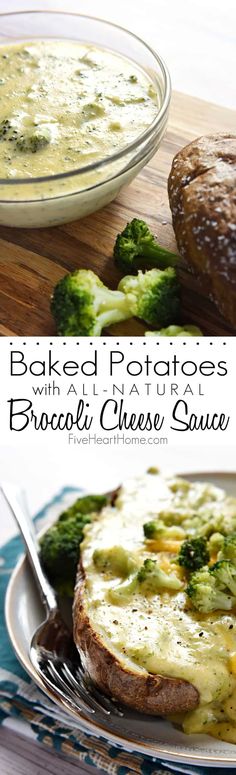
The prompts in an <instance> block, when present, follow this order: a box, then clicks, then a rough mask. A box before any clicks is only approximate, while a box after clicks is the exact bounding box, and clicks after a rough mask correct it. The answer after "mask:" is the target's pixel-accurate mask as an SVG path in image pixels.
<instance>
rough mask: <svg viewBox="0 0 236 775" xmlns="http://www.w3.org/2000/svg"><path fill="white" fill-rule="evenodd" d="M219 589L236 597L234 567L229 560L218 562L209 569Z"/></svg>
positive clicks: (235, 569) (235, 567)
mask: <svg viewBox="0 0 236 775" xmlns="http://www.w3.org/2000/svg"><path fill="white" fill-rule="evenodd" d="M209 572H210V573H211V574H213V576H214V578H215V579H216V581H217V583H218V584H219V586H220V587H221V589H226V590H229V591H230V592H232V594H233V595H236V565H235V564H234V563H233V562H232V561H231V560H218V562H216V563H215V565H212V566H211V568H209Z"/></svg>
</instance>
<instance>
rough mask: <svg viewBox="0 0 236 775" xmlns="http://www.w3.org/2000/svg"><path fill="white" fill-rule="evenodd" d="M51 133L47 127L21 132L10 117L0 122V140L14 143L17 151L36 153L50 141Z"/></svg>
mask: <svg viewBox="0 0 236 775" xmlns="http://www.w3.org/2000/svg"><path fill="white" fill-rule="evenodd" d="M50 139H51V133H50V130H49V129H48V127H42V128H40V127H37V128H35V130H34V131H33V132H31V133H30V132H28V133H27V134H22V133H20V132H19V129H18V128H17V125H16V123H15V122H14V121H12V119H8V118H6V119H4V120H3V121H1V122H0V141H4V140H5V141H6V140H7V141H9V142H11V143H15V146H16V147H17V148H18V150H19V151H24V152H30V153H36V151H39V150H40V149H41V148H44V146H45V145H48V143H50Z"/></svg>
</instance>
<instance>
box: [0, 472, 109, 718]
mask: <svg viewBox="0 0 236 775" xmlns="http://www.w3.org/2000/svg"><path fill="white" fill-rule="evenodd" d="M0 489H1V492H2V494H3V496H4V498H5V500H6V502H7V504H8V506H9V508H10V511H11V513H12V514H13V516H14V518H15V520H16V522H17V524H18V527H19V529H20V532H21V535H22V537H23V539H24V542H25V545H26V551H27V557H28V559H29V561H30V565H31V568H32V571H33V574H34V578H35V581H36V584H37V587H38V590H39V594H40V598H41V601H42V603H43V605H44V607H45V609H46V618H45V619H44V621H43V622H42V623H41V624H40V625H39V627H37V629H36V630H35V632H34V635H33V637H32V640H31V644H30V650H29V653H30V659H31V662H32V665H33V667H34V668H35V670H36V672H37V674H38V676H39V677H40V679H41V682H42V683H43V685H44V686H45V687H46V688H47V689H49V690H50V693H51V694H52V695H53V698H54V699H55V700H56V701H57V702H59V703H60V704H62V705H63V706H64V707H65V708H67V709H68V710H70V711H72V712H73V713H81V712H84V713H85V714H86V715H88V714H90V715H91V714H94V713H96V711H97V712H99V713H102V714H105V715H107V716H110V715H111V714H112V713H113V714H115V715H116V716H117V715H118V716H123V711H122V709H121V708H120V707H119V706H117V705H116V704H115V702H113V700H110V699H109V698H108V697H106V696H105V695H104V694H102V693H101V692H100V690H98V688H97V687H96V686H95V685H94V684H93V683H92V681H91V679H90V677H89V675H88V674H87V672H86V670H85V669H84V667H83V665H82V661H81V658H80V655H79V652H78V650H77V648H76V647H75V644H74V642H73V637H72V634H71V632H70V630H69V628H68V627H67V625H66V624H65V622H64V621H63V619H62V616H61V613H60V609H59V607H58V603H57V599H56V596H55V593H54V590H53V588H52V587H51V585H50V584H49V582H48V579H47V577H46V576H45V574H44V571H43V569H42V566H41V563H40V559H39V544H38V540H37V536H36V533H35V530H34V526H33V522H32V520H31V519H30V517H29V515H28V512H27V508H26V498H25V494H24V493H23V491H19V490H16V488H15V487H13V486H12V485H11V484H8V483H5V482H4V483H2V484H1V487H0ZM22 502H23V503H24V507H22Z"/></svg>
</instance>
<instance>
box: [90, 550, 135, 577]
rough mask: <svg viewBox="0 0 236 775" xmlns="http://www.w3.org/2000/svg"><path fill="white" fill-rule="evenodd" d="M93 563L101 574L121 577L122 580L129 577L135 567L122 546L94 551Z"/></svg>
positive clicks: (131, 558) (132, 559)
mask: <svg viewBox="0 0 236 775" xmlns="http://www.w3.org/2000/svg"><path fill="white" fill-rule="evenodd" d="M93 562H94V565H95V567H96V568H97V570H98V571H100V572H101V573H111V574H112V575H113V576H121V577H122V578H127V576H130V574H131V573H132V572H133V571H134V570H135V568H136V567H137V565H136V562H135V559H134V557H132V556H131V555H130V554H129V552H127V550H126V549H124V547H123V546H112V547H110V548H109V549H95V551H94V553H93Z"/></svg>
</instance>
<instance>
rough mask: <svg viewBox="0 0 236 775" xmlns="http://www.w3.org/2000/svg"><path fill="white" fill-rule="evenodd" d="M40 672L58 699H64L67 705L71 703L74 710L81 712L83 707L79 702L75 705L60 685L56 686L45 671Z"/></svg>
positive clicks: (44, 681)
mask: <svg viewBox="0 0 236 775" xmlns="http://www.w3.org/2000/svg"><path fill="white" fill-rule="evenodd" d="M39 673H40V676H41V679H42V681H43V683H44V684H45V686H46V687H49V688H50V689H51V690H53V694H54V695H55V696H56V697H57V699H59V700H60V702H61V700H63V702H65V705H66V706H68V705H69V707H70V708H72V710H76V711H77V712H79V713H80V712H81V711H82V710H83V707H80V706H79V705H78V704H77V705H75V703H74V702H72V700H71V698H70V697H68V696H67V695H66V694H64V692H62V690H61V689H59V687H58V686H55V683H54V682H53V681H52V680H51V679H50V678H49V677H48V676H47V675H45V673H44V672H43V671H42V670H39Z"/></svg>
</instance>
